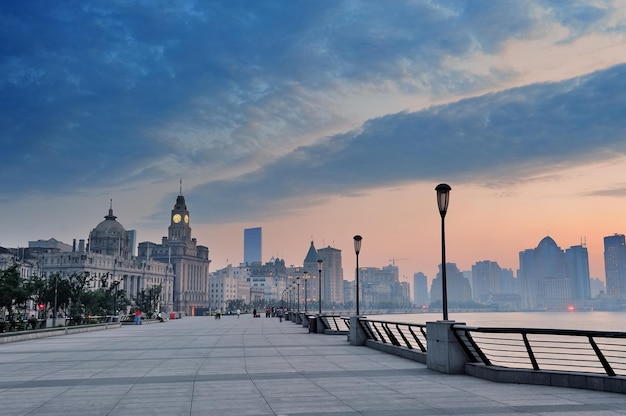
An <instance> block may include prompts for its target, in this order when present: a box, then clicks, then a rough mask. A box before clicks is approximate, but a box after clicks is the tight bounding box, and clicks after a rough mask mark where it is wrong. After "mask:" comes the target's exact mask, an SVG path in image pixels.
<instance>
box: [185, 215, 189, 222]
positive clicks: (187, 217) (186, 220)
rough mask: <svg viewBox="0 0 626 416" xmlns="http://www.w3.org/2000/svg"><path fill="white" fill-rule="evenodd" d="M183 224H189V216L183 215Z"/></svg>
mask: <svg viewBox="0 0 626 416" xmlns="http://www.w3.org/2000/svg"><path fill="white" fill-rule="evenodd" d="M185 224H189V215H185Z"/></svg>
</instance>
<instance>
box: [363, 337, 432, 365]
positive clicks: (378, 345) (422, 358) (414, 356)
mask: <svg viewBox="0 0 626 416" xmlns="http://www.w3.org/2000/svg"><path fill="white" fill-rule="evenodd" d="M365 346H366V347H369V348H373V349H375V350H378V351H382V352H386V353H388V354H393V355H397V356H399V357H402V358H408V359H409V360H413V361H417V362H420V363H423V364H426V353H425V352H421V351H417V350H410V349H408V348H406V347H397V346H395V345H392V344H385V343H382V342H379V341H374V340H371V339H368V340H366V341H365Z"/></svg>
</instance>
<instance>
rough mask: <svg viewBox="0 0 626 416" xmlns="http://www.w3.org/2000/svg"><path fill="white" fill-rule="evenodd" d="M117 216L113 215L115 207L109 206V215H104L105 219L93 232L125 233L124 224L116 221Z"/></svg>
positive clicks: (99, 234)
mask: <svg viewBox="0 0 626 416" xmlns="http://www.w3.org/2000/svg"><path fill="white" fill-rule="evenodd" d="M116 218H117V217H116V216H115V215H113V208H112V207H111V208H109V215H106V216H105V217H104V221H102V222H101V223H100V224H98V225H97V226H96V228H95V229H94V230H93V232H94V233H95V234H97V235H98V236H107V235H119V236H121V235H123V234H124V232H125V231H126V230H125V229H124V226H123V225H122V224H120V223H119V222H117V221H116Z"/></svg>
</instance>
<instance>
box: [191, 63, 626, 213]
mask: <svg viewBox="0 0 626 416" xmlns="http://www.w3.org/2000/svg"><path fill="white" fill-rule="evenodd" d="M625 89H626V65H619V66H616V67H613V68H610V69H608V70H604V71H599V72H596V73H593V74H590V75H587V76H584V77H579V78H576V79H571V80H566V81H561V82H558V83H545V84H538V85H531V86H526V87H520V88H515V89H512V90H507V91H502V92H499V93H493V94H488V95H485V96H481V97H476V98H471V99H466V100H462V101H459V102H456V103H452V104H447V105H443V106H437V107H432V108H429V109H427V110H423V111H419V112H414V113H407V112H404V113H398V114H392V115H387V116H384V117H380V118H377V119H373V120H369V121H367V122H366V123H365V124H364V125H363V126H362V127H361V128H360V129H358V130H356V131H353V132H350V133H346V134H340V135H336V136H333V137H329V138H327V139H326V140H324V141H321V142H320V143H317V144H315V145H311V146H305V147H300V148H298V149H296V150H295V151H293V152H291V153H289V154H287V155H285V156H284V157H282V158H280V159H278V160H276V161H275V162H273V163H270V164H268V165H266V166H264V167H263V168H261V169H259V170H257V171H255V172H252V173H249V174H246V175H242V176H240V177H238V178H236V179H233V180H221V181H215V182H209V183H206V184H205V185H202V186H198V187H196V188H194V189H192V190H190V192H187V193H188V194H189V195H190V196H191V197H192V198H193V199H194V200H195V201H197V202H196V203H198V205H200V206H210V207H211V209H210V210H207V212H205V213H204V214H202V213H197V214H196V216H200V217H201V216H203V215H204V216H205V217H206V219H208V220H211V221H217V222H219V221H229V220H235V219H237V218H251V219H254V218H257V217H258V216H266V215H269V213H271V215H282V214H283V213H285V212H288V211H289V210H291V209H296V207H297V206H305V205H306V206H310V205H311V204H312V203H316V202H320V201H323V200H324V199H325V198H329V197H331V196H337V195H349V194H350V193H352V192H355V190H356V191H365V190H367V189H374V188H378V187H388V186H394V185H396V184H400V183H407V182H411V181H427V180H428V181H434V180H436V179H441V178H448V179H447V180H450V181H454V182H456V183H462V182H465V183H469V182H472V183H478V184H483V185H485V186H489V187H491V188H494V187H497V184H498V183H500V184H501V186H504V185H506V186H510V185H511V184H514V183H516V182H521V181H525V180H534V179H535V178H536V177H537V175H541V174H548V173H551V172H555V171H556V172H558V170H559V169H561V168H565V167H568V166H574V165H576V164H582V163H592V162H594V161H598V160H603V159H607V158H617V157H620V156H624V155H626V124H624V122H623V116H622V115H623V114H626V103H624V102H623V100H622V98H621V96H620V94H615V91H624V90H625ZM303 201H306V202H307V203H306V204H303ZM203 219H204V218H203Z"/></svg>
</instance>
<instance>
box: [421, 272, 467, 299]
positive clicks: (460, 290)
mask: <svg viewBox="0 0 626 416" xmlns="http://www.w3.org/2000/svg"><path fill="white" fill-rule="evenodd" d="M446 283H447V284H446V286H447V288H448V302H449V303H463V302H469V301H471V300H472V288H471V287H470V283H469V280H467V278H466V277H465V276H463V272H461V271H460V270H459V268H458V267H457V266H456V263H446ZM441 289H442V284H441V264H440V265H439V273H437V277H436V278H435V279H433V282H432V284H431V285H430V302H431V304H432V303H435V302H437V301H439V302H441V301H442V299H443V296H442V290H441Z"/></svg>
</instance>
